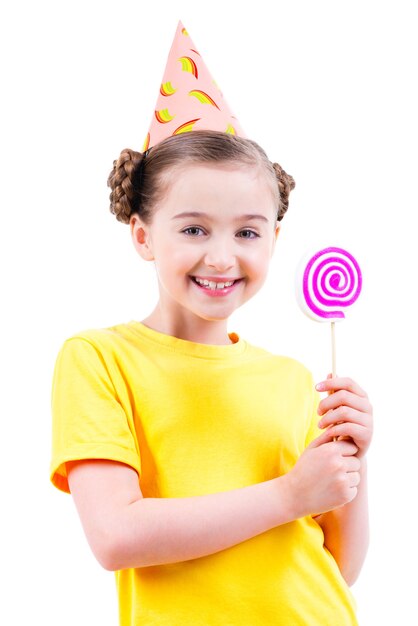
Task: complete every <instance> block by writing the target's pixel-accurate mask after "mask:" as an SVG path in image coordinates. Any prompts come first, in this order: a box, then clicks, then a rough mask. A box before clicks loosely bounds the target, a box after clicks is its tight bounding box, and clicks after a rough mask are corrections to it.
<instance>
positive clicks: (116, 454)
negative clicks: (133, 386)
mask: <svg viewBox="0 0 418 626" xmlns="http://www.w3.org/2000/svg"><path fill="white" fill-rule="evenodd" d="M51 411H52V455H51V464H50V480H51V482H52V484H53V485H55V487H57V488H58V489H60V490H61V491H65V492H67V493H70V489H69V486H68V480H67V472H66V466H65V464H66V462H68V461H75V460H81V459H109V460H113V461H120V462H121V463H125V464H127V465H130V466H131V467H133V468H134V469H135V470H136V471H137V472H138V474H139V475H141V459H140V453H139V447H138V442H137V439H136V434H135V429H134V425H133V421H132V416H129V415H128V414H127V412H126V411H125V410H124V408H123V407H122V405H121V403H120V401H119V400H118V394H117V391H116V389H115V385H114V382H113V381H112V378H111V376H110V374H109V370H108V367H107V364H106V360H105V359H104V357H103V355H102V354H101V352H100V351H99V350H98V349H97V348H96V346H94V345H93V344H92V343H91V342H90V341H89V340H87V339H84V338H82V337H72V338H70V339H67V340H66V341H65V342H64V344H63V346H62V347H61V349H60V351H59V353H58V356H57V359H56V362H55V368H54V374H53V382H52V393H51Z"/></svg>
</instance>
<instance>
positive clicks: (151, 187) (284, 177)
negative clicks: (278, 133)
mask: <svg viewBox="0 0 418 626" xmlns="http://www.w3.org/2000/svg"><path fill="white" fill-rule="evenodd" d="M222 162H224V163H226V162H228V163H237V164H242V165H251V166H256V167H259V168H260V169H262V170H264V171H265V173H266V174H267V176H270V178H271V181H272V189H273V193H274V194H275V196H276V199H277V219H278V220H281V219H282V218H283V216H284V214H285V213H286V211H287V208H288V206H289V194H290V191H291V190H292V189H293V188H294V186H295V181H294V180H293V178H292V176H289V174H286V172H285V171H284V170H283V169H282V168H281V167H280V165H279V164H278V163H271V162H270V161H269V159H268V157H267V155H266V153H265V152H264V150H263V149H262V148H261V147H260V146H259V145H258V144H257V143H256V142H255V141H252V140H250V139H244V138H242V137H237V136H236V135H230V134H227V133H223V132H217V131H205V130H196V131H192V132H188V133H183V134H181V135H175V136H173V137H168V138H167V139H164V140H163V141H161V142H160V143H158V144H156V145H155V146H153V147H152V148H150V149H149V150H147V151H146V152H144V153H140V152H135V151H134V150H130V149H129V148H127V149H125V150H122V152H121V154H120V156H119V158H118V159H117V160H116V161H113V169H112V171H111V172H110V174H109V177H108V180H107V184H108V186H109V187H110V188H111V190H112V191H111V194H110V211H111V213H114V215H116V219H117V220H119V221H120V222H123V223H124V224H129V221H130V217H131V215H132V214H133V213H137V214H138V215H139V216H140V217H141V219H142V220H143V221H144V222H145V223H146V224H148V223H150V221H151V219H152V208H153V206H154V205H155V204H156V203H157V202H158V201H159V200H160V199H161V197H163V196H164V193H165V192H166V190H167V186H168V183H169V180H170V179H169V176H167V174H168V175H169V174H170V173H171V172H172V170H173V169H174V168H179V167H181V166H182V165H184V164H187V163H196V164H197V163H199V164H202V163H222Z"/></svg>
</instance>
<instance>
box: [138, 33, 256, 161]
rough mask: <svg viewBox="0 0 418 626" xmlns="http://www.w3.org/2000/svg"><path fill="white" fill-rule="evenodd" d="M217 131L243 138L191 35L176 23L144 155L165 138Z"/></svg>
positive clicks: (240, 129)
mask: <svg viewBox="0 0 418 626" xmlns="http://www.w3.org/2000/svg"><path fill="white" fill-rule="evenodd" d="M193 130H218V131H221V132H225V133H231V134H233V135H239V136H241V137H245V134H244V132H243V130H242V128H241V126H240V124H239V122H238V120H237V118H236V117H235V116H234V115H233V114H232V112H231V110H230V108H229V106H228V105H227V103H226V101H225V99H224V97H223V95H222V93H221V91H220V89H219V87H218V86H217V84H216V83H215V81H214V80H213V78H212V76H211V75H210V73H209V71H208V69H207V67H206V65H205V63H204V62H203V59H202V57H201V56H200V54H199V52H198V51H197V49H196V46H195V45H194V43H193V41H192V39H191V37H190V35H189V34H188V32H187V30H186V29H185V28H184V26H183V24H182V23H181V22H179V23H178V26H177V31H176V34H175V36H174V41H173V44H172V46H171V50H170V53H169V55H168V59H167V65H166V68H165V72H164V76H163V81H162V83H161V87H160V94H159V96H158V100H157V104H156V106H155V112H154V115H153V117H152V121H151V125H150V128H149V132H148V134H147V137H146V139H145V142H144V147H143V151H145V150H147V149H148V148H152V146H154V145H155V144H157V143H159V142H160V141H162V140H163V139H166V138H167V137H171V136H172V135H179V134H180V133H186V132H190V131H193Z"/></svg>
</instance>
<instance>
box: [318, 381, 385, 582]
mask: <svg viewBox="0 0 418 626" xmlns="http://www.w3.org/2000/svg"><path fill="white" fill-rule="evenodd" d="M317 389H318V391H328V392H329V395H328V397H327V398H325V399H323V400H322V401H321V402H320V403H319V406H318V414H319V415H322V418H321V420H320V421H319V427H320V428H326V431H325V432H324V433H323V434H322V435H320V436H319V437H318V441H319V442H323V443H324V442H327V441H330V440H333V439H334V438H338V437H343V438H349V439H350V440H352V441H354V443H355V445H356V446H357V448H358V452H357V454H356V456H357V458H358V459H359V460H360V462H361V466H360V484H359V486H358V492H357V496H356V498H355V499H354V500H352V501H351V502H350V503H349V504H346V505H345V506H343V507H340V508H338V509H334V510H332V511H328V512H326V513H323V514H322V515H320V516H318V517H317V518H316V521H317V522H318V523H319V524H320V526H321V527H322V529H323V531H324V537H325V545H326V547H327V548H328V550H329V551H330V552H331V554H332V555H333V556H334V558H335V560H336V562H337V564H338V566H339V568H340V571H341V573H342V575H343V576H344V578H345V580H346V582H347V584H348V585H352V584H354V583H355V581H356V580H357V577H358V575H359V574H360V571H361V568H362V565H363V562H364V559H365V557H366V554H367V549H368V545H369V513H368V496H367V462H366V452H367V450H368V448H369V446H370V443H371V440H372V435H373V408H372V406H371V404H370V402H369V399H368V396H367V394H366V392H365V391H364V390H363V389H362V388H361V387H360V386H359V385H358V384H357V383H356V382H354V381H353V380H352V379H350V378H338V377H335V378H332V376H331V374H330V375H329V376H328V379H327V380H326V381H323V382H322V383H320V385H318V386H317Z"/></svg>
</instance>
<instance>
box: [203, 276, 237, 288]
mask: <svg viewBox="0 0 418 626" xmlns="http://www.w3.org/2000/svg"><path fill="white" fill-rule="evenodd" d="M195 280H196V282H197V283H199V284H200V285H203V286H205V287H208V288H209V289H223V288H224V287H231V285H233V284H234V282H235V281H234V280H230V281H228V282H224V283H216V282H214V281H213V280H210V281H209V280H206V279H202V278H196V277H195Z"/></svg>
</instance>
